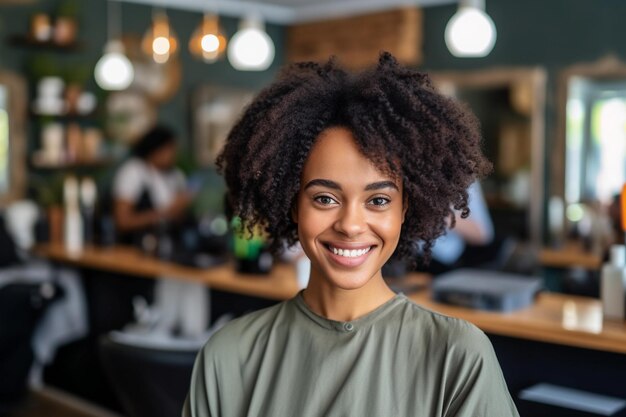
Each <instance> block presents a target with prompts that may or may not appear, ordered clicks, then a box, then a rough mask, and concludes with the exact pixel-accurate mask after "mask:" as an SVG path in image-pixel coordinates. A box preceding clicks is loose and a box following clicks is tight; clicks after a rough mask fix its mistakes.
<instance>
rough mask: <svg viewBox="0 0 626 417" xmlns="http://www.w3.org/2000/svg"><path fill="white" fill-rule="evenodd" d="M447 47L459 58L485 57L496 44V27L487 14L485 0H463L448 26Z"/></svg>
mask: <svg viewBox="0 0 626 417" xmlns="http://www.w3.org/2000/svg"><path fill="white" fill-rule="evenodd" d="M445 38H446V45H447V46H448V49H449V50H450V52H451V53H452V55H454V56H457V57H484V56H487V55H489V52H491V50H492V49H493V46H494V45H495V43H496V26H495V25H494V23H493V20H491V18H490V17H489V15H487V14H486V13H485V0H461V2H460V3H459V9H458V11H457V12H456V13H455V14H454V16H452V18H451V19H450V21H449V22H448V24H447V26H446V34H445Z"/></svg>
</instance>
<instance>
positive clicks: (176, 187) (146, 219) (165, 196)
mask: <svg viewBox="0 0 626 417" xmlns="http://www.w3.org/2000/svg"><path fill="white" fill-rule="evenodd" d="M175 161H176V134H175V133H174V132H173V131H172V130H170V129H169V128H167V127H165V126H155V127H153V128H152V129H151V130H150V131H148V132H147V133H146V134H145V135H144V136H143V137H142V138H141V139H139V141H138V142H137V143H136V144H135V145H134V147H133V150H132V157H131V158H129V159H128V160H127V161H126V162H125V163H124V164H123V165H122V166H121V167H120V169H119V170H118V172H117V174H116V176H115V179H114V181H113V215H114V219H115V225H116V228H117V231H118V233H119V234H120V237H121V239H120V240H122V241H126V242H128V240H129V237H132V236H133V235H134V234H136V233H141V232H142V231H145V230H149V229H151V228H154V227H155V226H158V225H159V224H160V223H161V222H172V221H176V220H179V219H180V218H181V217H182V216H183V215H184V213H185V211H186V209H187V208H188V207H189V205H190V203H191V200H192V194H191V193H190V192H188V191H187V185H186V180H185V175H184V174H183V172H182V171H180V170H179V169H178V168H176V167H175V165H174V163H175Z"/></svg>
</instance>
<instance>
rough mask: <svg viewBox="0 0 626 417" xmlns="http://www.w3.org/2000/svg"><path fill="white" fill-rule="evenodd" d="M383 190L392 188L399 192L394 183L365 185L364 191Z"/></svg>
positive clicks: (380, 182) (381, 182)
mask: <svg viewBox="0 0 626 417" xmlns="http://www.w3.org/2000/svg"><path fill="white" fill-rule="evenodd" d="M384 188H393V189H395V190H396V191H400V190H399V189H398V186H397V185H396V183H395V182H393V181H378V182H373V183H371V184H367V186H366V187H365V191H376V190H382V189H384Z"/></svg>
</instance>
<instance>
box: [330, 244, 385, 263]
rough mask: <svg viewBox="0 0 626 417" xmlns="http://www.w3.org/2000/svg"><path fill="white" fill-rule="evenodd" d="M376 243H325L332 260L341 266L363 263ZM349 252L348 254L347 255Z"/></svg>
mask: <svg viewBox="0 0 626 417" xmlns="http://www.w3.org/2000/svg"><path fill="white" fill-rule="evenodd" d="M375 246H376V245H367V244H365V245H350V246H346V245H333V244H331V243H326V244H324V247H325V248H326V251H327V253H328V255H329V257H330V259H331V260H333V261H334V262H335V263H337V264H339V265H341V266H347V267H357V266H360V265H361V264H363V263H364V262H365V261H366V260H367V258H368V257H369V255H370V253H372V250H373V249H374V248H375ZM346 253H347V255H346Z"/></svg>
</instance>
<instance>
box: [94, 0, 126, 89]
mask: <svg viewBox="0 0 626 417" xmlns="http://www.w3.org/2000/svg"><path fill="white" fill-rule="evenodd" d="M120 7H121V3H120V2H117V1H112V0H108V1H107V18H108V21H107V32H108V37H109V39H108V41H107V43H106V45H105V46H104V55H102V57H101V58H100V59H99V60H98V62H97V63H96V67H95V70H94V78H95V79H96V83H97V84H98V86H100V88H102V89H103V90H125V89H126V88H128V86H129V85H130V84H131V83H132V82H133V78H134V76H135V71H134V69H133V65H132V64H131V62H130V61H129V60H128V58H127V57H126V55H125V54H124V44H123V43H122V41H121V40H120V39H119V36H120V33H121V16H120V9H119V8H120Z"/></svg>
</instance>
